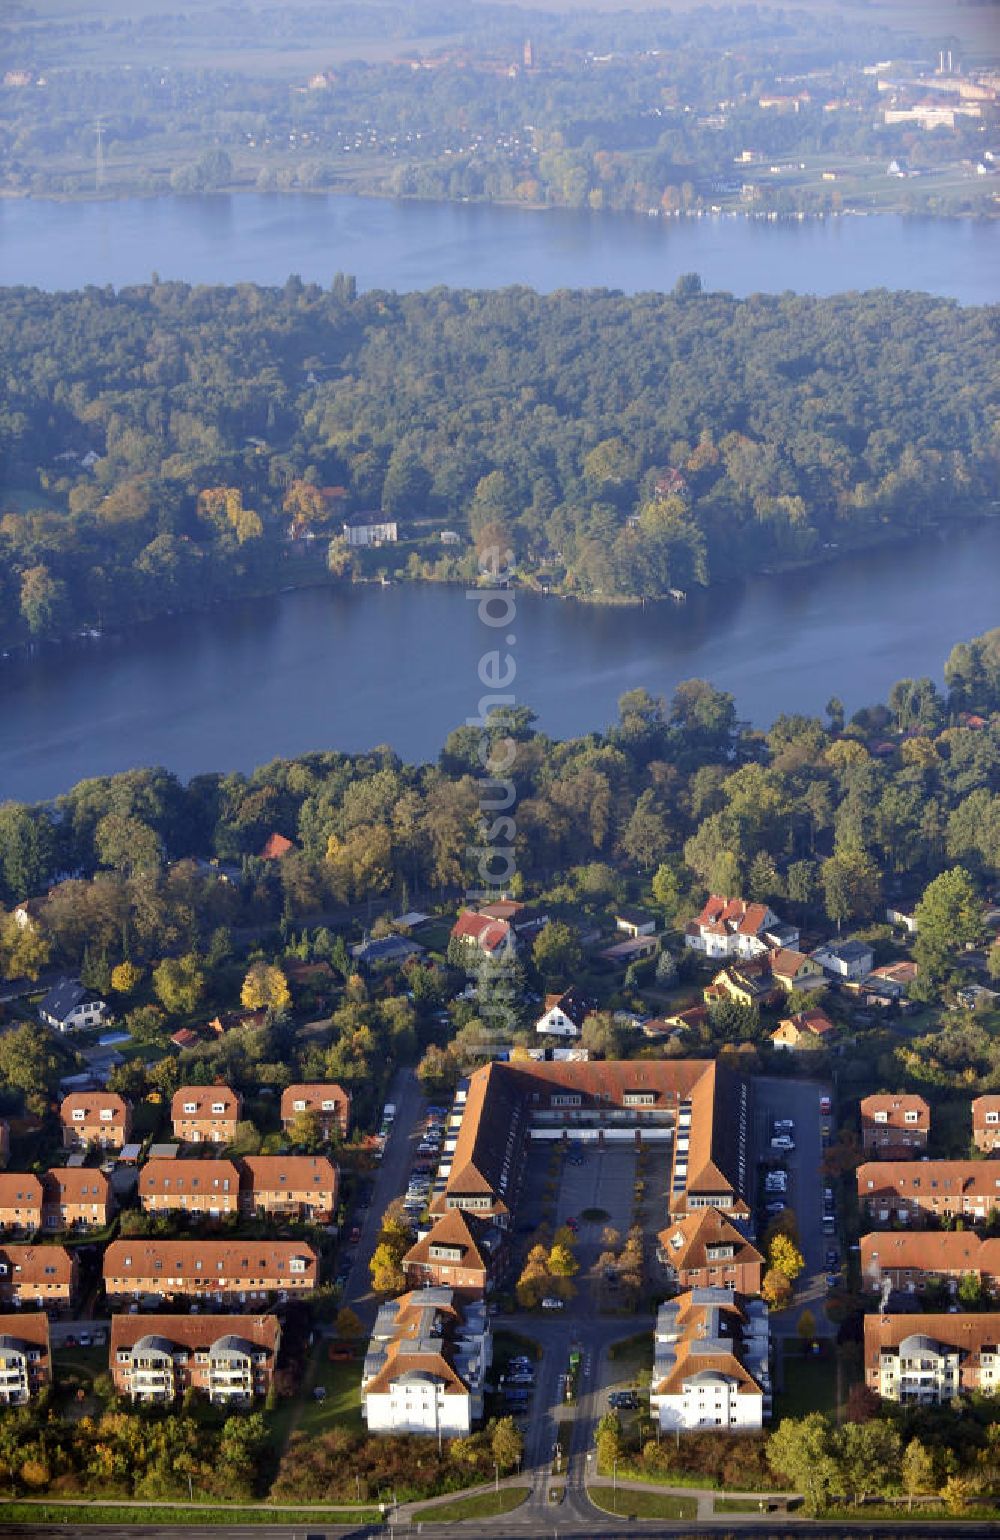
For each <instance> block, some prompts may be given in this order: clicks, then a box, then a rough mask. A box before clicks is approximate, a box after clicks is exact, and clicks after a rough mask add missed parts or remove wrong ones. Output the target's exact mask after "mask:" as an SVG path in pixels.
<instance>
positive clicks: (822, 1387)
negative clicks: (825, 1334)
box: [774, 1344, 837, 1423]
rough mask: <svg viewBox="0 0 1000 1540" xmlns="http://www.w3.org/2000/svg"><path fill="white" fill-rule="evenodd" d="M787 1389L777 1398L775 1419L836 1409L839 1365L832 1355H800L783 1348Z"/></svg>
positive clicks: (829, 1411) (775, 1401)
mask: <svg viewBox="0 0 1000 1540" xmlns="http://www.w3.org/2000/svg"><path fill="white" fill-rule="evenodd" d="M783 1383H784V1389H783V1390H782V1391H781V1393H780V1394H779V1395H775V1398H774V1420H775V1423H777V1422H779V1421H780V1419H781V1418H782V1417H805V1416H806V1414H807V1413H809V1412H825V1413H826V1414H827V1416H829V1417H833V1416H834V1414H835V1413H836V1410H837V1366H836V1362H835V1360H834V1358H833V1356H832V1355H830V1356H827V1355H825V1354H824V1355H822V1356H819V1357H800V1356H799V1354H798V1353H792V1352H789V1351H788V1346H787V1344H786V1346H785V1350H784V1382H783Z"/></svg>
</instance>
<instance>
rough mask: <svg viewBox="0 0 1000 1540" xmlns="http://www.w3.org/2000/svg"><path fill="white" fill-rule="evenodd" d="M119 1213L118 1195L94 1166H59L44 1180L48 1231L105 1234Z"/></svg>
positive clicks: (48, 1173) (43, 1222) (47, 1173)
mask: <svg viewBox="0 0 1000 1540" xmlns="http://www.w3.org/2000/svg"><path fill="white" fill-rule="evenodd" d="M114 1211H115V1195H114V1193H113V1192H112V1190H111V1183H110V1182H109V1181H108V1179H107V1177H106V1176H105V1174H104V1172H103V1171H98V1170H97V1169H96V1168H95V1167H94V1166H57V1167H55V1168H54V1169H53V1170H51V1171H46V1173H45V1175H44V1177H43V1178H42V1224H43V1226H44V1228H45V1229H46V1230H101V1229H103V1228H104V1226H105V1225H107V1224H108V1223H109V1222H110V1220H111V1217H112V1215H113V1214H114Z"/></svg>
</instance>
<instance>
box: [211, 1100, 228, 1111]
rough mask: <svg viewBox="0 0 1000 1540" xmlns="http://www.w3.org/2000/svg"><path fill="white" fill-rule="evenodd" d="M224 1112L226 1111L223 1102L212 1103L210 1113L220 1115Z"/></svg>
mask: <svg viewBox="0 0 1000 1540" xmlns="http://www.w3.org/2000/svg"><path fill="white" fill-rule="evenodd" d="M225 1110H226V1104H225V1102H213V1103H212V1111H213V1112H219V1113H221V1112H225Z"/></svg>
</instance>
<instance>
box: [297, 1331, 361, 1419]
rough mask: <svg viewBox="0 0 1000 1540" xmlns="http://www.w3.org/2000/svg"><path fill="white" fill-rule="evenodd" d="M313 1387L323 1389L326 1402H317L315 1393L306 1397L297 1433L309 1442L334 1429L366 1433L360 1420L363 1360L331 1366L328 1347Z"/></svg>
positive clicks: (324, 1352)
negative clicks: (310, 1439)
mask: <svg viewBox="0 0 1000 1540" xmlns="http://www.w3.org/2000/svg"><path fill="white" fill-rule="evenodd" d="M313 1385H314V1387H315V1386H322V1387H323V1389H324V1390H325V1391H326V1398H325V1400H323V1401H317V1400H316V1399H315V1397H314V1396H313V1393H312V1389H310V1390H309V1391H308V1392H307V1393H306V1401H305V1405H304V1406H303V1408H302V1415H301V1417H300V1418H299V1421H298V1425H297V1428H296V1432H298V1433H307V1434H308V1435H309V1437H310V1438H320V1437H321V1436H322V1435H323V1434H324V1433H330V1432H331V1431H332V1430H333V1429H334V1428H346V1429H347V1430H348V1432H350V1433H363V1432H364V1430H365V1424H364V1422H363V1421H362V1418H361V1360H360V1358H353V1359H351V1360H350V1361H348V1362H344V1363H331V1362H330V1360H329V1358H327V1357H326V1349H325V1346H324V1348H323V1349H322V1356H321V1357H320V1360H319V1364H318V1366H317V1369H316V1376H315V1379H314V1381H313Z"/></svg>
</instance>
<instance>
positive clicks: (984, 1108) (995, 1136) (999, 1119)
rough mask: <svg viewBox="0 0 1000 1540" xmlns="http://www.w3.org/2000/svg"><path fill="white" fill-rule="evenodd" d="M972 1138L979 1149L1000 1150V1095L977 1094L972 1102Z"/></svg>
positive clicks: (984, 1150)
mask: <svg viewBox="0 0 1000 1540" xmlns="http://www.w3.org/2000/svg"><path fill="white" fill-rule="evenodd" d="M972 1138H973V1141H974V1143H975V1146H976V1149H977V1150H982V1152H983V1154H984V1155H989V1154H991V1153H992V1151H993V1150H1000V1096H997V1095H993V1096H977V1097H976V1099H975V1101H974V1102H973V1103H972Z"/></svg>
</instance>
